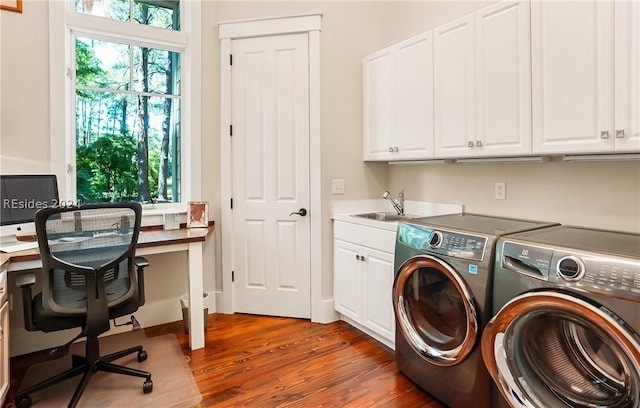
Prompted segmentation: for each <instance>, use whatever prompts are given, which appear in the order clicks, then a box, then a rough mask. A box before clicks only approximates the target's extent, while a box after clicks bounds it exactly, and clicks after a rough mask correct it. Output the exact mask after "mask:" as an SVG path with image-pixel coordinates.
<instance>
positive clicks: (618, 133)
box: [616, 129, 624, 139]
mask: <svg viewBox="0 0 640 408" xmlns="http://www.w3.org/2000/svg"><path fill="white" fill-rule="evenodd" d="M616 139H624V129H617V130H616Z"/></svg>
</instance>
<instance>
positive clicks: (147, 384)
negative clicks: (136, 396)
mask: <svg viewBox="0 0 640 408" xmlns="http://www.w3.org/2000/svg"><path fill="white" fill-rule="evenodd" d="M151 391H153V381H151V380H147V381H145V382H144V384H143V385H142V392H144V393H145V394H149V393H150V392H151Z"/></svg>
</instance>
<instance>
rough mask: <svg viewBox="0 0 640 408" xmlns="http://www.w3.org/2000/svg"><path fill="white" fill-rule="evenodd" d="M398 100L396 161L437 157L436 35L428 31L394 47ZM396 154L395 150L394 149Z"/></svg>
mask: <svg viewBox="0 0 640 408" xmlns="http://www.w3.org/2000/svg"><path fill="white" fill-rule="evenodd" d="M393 48H394V50H395V51H394V52H395V62H396V65H395V66H396V69H395V72H396V75H395V77H396V81H397V90H398V91H397V100H396V103H395V104H394V108H395V117H396V120H395V123H396V129H395V146H394V147H397V148H398V152H397V153H396V155H395V157H394V159H425V158H429V157H432V156H433V35H432V33H431V31H428V32H426V33H424V34H421V35H419V36H416V37H413V38H410V39H409V40H406V41H403V42H401V43H399V44H397V45H395V46H394V47H393ZM394 150H395V149H394Z"/></svg>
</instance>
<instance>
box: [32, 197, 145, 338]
mask: <svg viewBox="0 0 640 408" xmlns="http://www.w3.org/2000/svg"><path fill="white" fill-rule="evenodd" d="M141 216H142V208H141V206H140V204H138V203H105V204H91V205H82V206H77V207H52V208H44V209H42V210H39V211H38V212H37V213H36V217H35V223H36V233H37V236H38V245H39V248H40V256H41V258H42V266H43V269H42V272H43V274H42V276H43V279H42V303H43V308H44V309H45V310H47V311H48V312H50V313H52V314H54V315H84V314H86V315H87V320H90V319H97V320H102V321H105V320H106V323H107V326H106V327H107V330H108V321H109V311H108V310H109V308H112V307H115V306H118V305H119V304H122V303H123V302H126V301H127V300H129V299H131V297H133V296H136V294H137V288H138V285H137V280H136V273H135V268H134V257H135V251H136V244H137V241H138V235H139V233H140V222H141ZM102 327H104V324H102Z"/></svg>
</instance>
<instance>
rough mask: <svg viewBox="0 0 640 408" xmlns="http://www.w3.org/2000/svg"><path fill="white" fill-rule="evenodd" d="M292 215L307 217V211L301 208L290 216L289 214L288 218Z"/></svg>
mask: <svg viewBox="0 0 640 408" xmlns="http://www.w3.org/2000/svg"><path fill="white" fill-rule="evenodd" d="M292 215H299V216H301V217H304V216H305V215H307V209H306V208H301V209H299V210H298V211H296V212H292V213H291V214H289V217H291V216H292Z"/></svg>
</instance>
